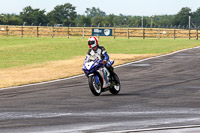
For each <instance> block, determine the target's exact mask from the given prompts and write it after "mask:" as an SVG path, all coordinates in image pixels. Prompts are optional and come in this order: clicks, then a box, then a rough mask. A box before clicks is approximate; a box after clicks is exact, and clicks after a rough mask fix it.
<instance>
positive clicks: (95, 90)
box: [88, 75, 102, 96]
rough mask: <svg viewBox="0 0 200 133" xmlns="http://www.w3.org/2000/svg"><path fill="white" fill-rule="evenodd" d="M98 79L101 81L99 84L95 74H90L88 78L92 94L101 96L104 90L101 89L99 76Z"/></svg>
mask: <svg viewBox="0 0 200 133" xmlns="http://www.w3.org/2000/svg"><path fill="white" fill-rule="evenodd" d="M98 81H99V83H98V84H97V83H96V80H95V76H94V75H92V76H89V78H88V82H89V87H90V90H91V92H92V94H93V95H95V96H99V95H100V94H101V91H102V90H101V82H100V80H99V77H98Z"/></svg>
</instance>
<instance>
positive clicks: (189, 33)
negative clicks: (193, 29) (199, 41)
mask: <svg viewBox="0 0 200 133" xmlns="http://www.w3.org/2000/svg"><path fill="white" fill-rule="evenodd" d="M190 34H191V33H190V29H189V40H190V38H191V35H190Z"/></svg>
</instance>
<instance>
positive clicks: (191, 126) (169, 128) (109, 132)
mask: <svg viewBox="0 0 200 133" xmlns="http://www.w3.org/2000/svg"><path fill="white" fill-rule="evenodd" d="M192 128H198V129H200V125H189V126H176V127H160V128H147V129H136V130H122V131H108V132H95V133H133V132H150V131H161V130H178V129H192ZM185 133H186V132H185ZM188 133H189V132H188Z"/></svg>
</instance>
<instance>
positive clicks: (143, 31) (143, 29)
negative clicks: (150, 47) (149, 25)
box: [143, 29, 145, 39]
mask: <svg viewBox="0 0 200 133" xmlns="http://www.w3.org/2000/svg"><path fill="white" fill-rule="evenodd" d="M143 39H145V29H143Z"/></svg>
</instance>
